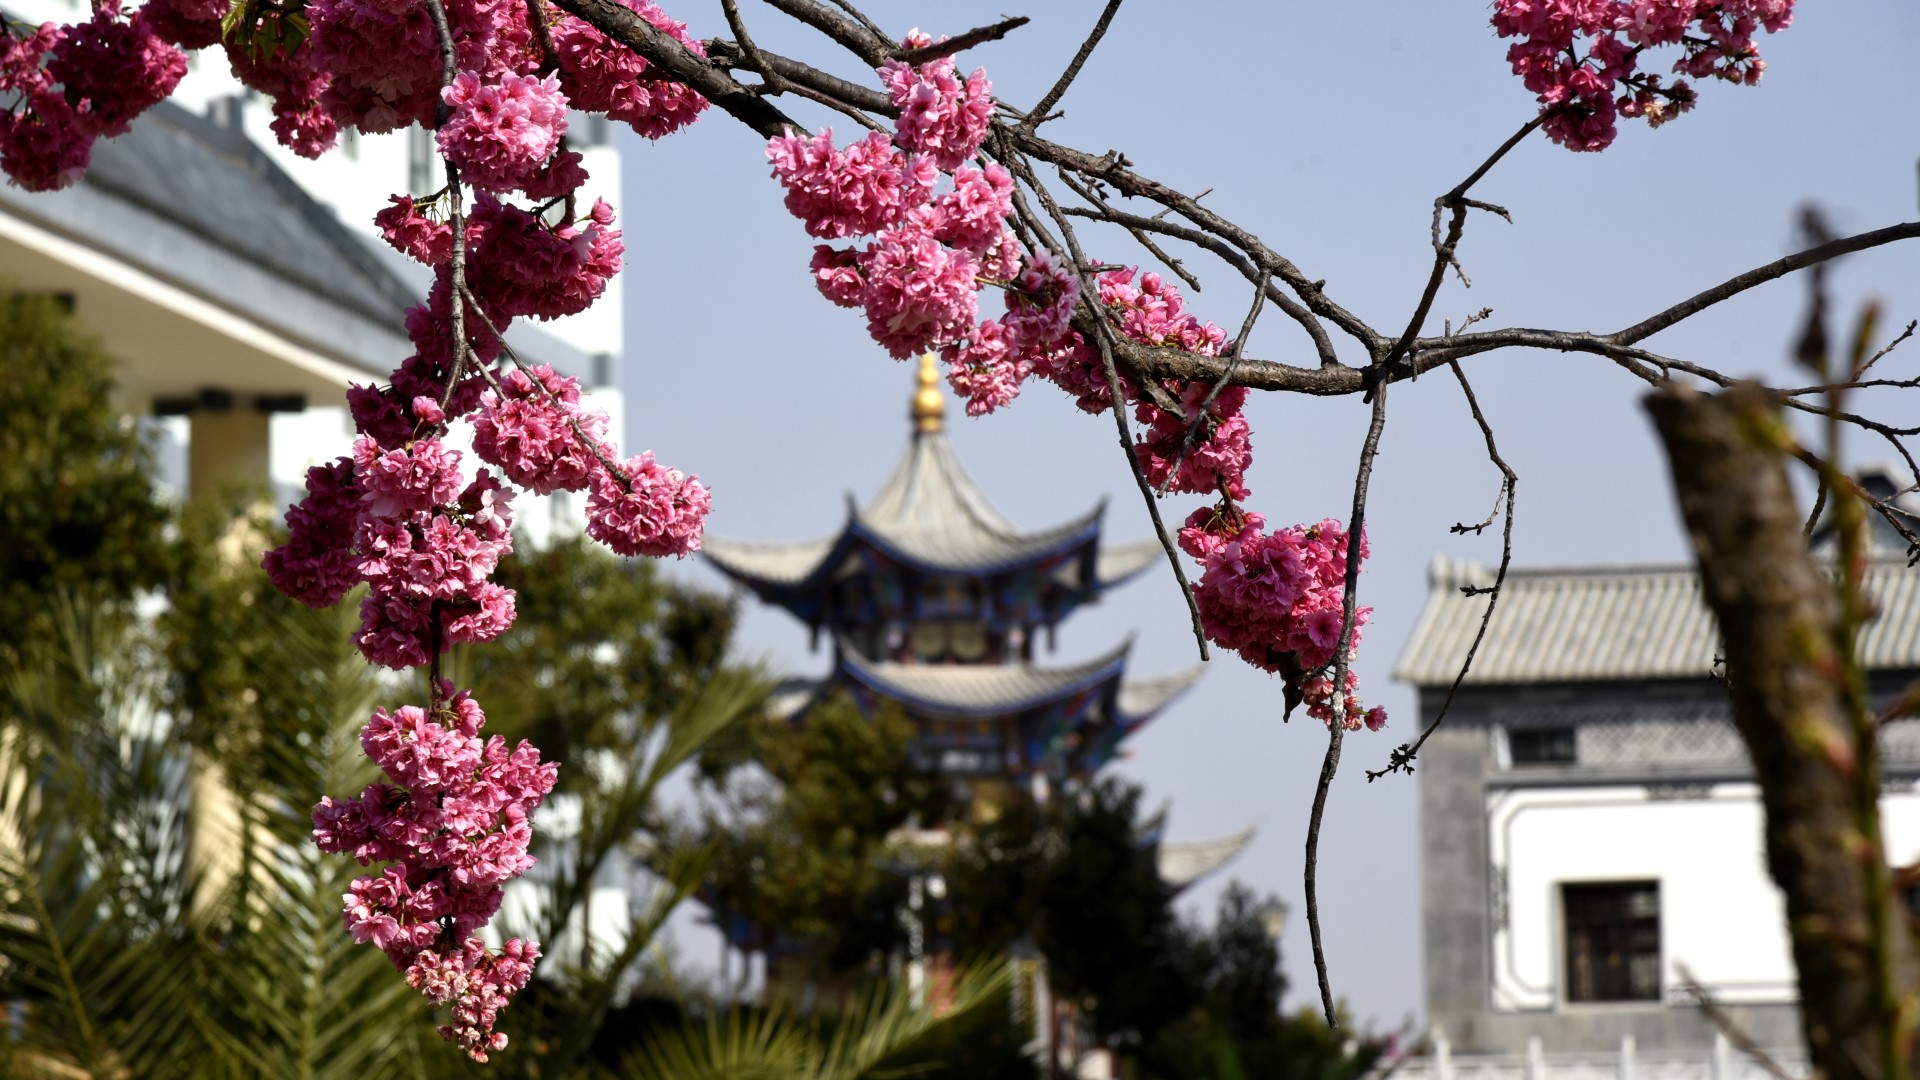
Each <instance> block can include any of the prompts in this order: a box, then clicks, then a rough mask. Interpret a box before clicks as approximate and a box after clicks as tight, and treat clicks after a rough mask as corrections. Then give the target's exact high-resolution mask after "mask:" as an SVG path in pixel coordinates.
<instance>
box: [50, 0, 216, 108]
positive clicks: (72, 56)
mask: <svg viewBox="0 0 1920 1080" xmlns="http://www.w3.org/2000/svg"><path fill="white" fill-rule="evenodd" d="M47 73H48V74H49V75H51V76H53V77H54V78H55V79H58V80H59V81H60V82H61V84H62V85H63V86H64V87H65V91H64V93H65V96H66V99H67V100H68V101H69V102H72V103H73V104H74V105H75V109H74V112H73V122H74V123H75V124H76V125H78V126H79V128H80V130H81V131H83V132H85V133H86V134H88V135H95V136H103V137H104V136H113V135H124V134H126V132H127V129H128V128H129V127H130V126H131V125H132V124H133V120H134V118H135V117H137V116H139V115H140V114H141V113H143V112H146V111H147V110H148V109H151V108H152V107H154V106H155V105H157V104H159V103H160V102H161V101H163V100H165V99H166V97H167V95H169V94H171V93H173V88H174V87H175V86H177V85H179V83H180V78H181V76H183V75H185V74H186V73H187V54H186V53H183V52H181V51H180V50H179V49H177V48H174V47H173V46H172V45H169V44H167V43H166V42H165V41H163V40H161V39H160V38H159V37H158V36H157V35H155V34H154V32H153V30H152V28H151V26H150V25H149V24H148V23H147V21H146V20H145V19H142V18H141V17H140V16H139V15H138V14H136V15H135V16H134V17H133V18H132V19H124V20H123V19H122V18H121V17H120V3H119V0H106V2H104V3H100V4H96V5H95V7H94V11H93V18H92V19H90V20H88V21H87V22H83V23H80V24H78V25H75V26H70V27H68V28H67V31H66V33H65V34H64V35H62V36H61V38H60V40H58V41H56V42H54V43H53V47H52V49H51V51H50V53H49V58H48V62H47Z"/></svg>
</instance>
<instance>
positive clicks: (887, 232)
mask: <svg viewBox="0 0 1920 1080" xmlns="http://www.w3.org/2000/svg"><path fill="white" fill-rule="evenodd" d="M931 41H932V39H931V38H929V37H927V36H926V35H924V34H921V33H919V32H918V31H915V32H914V33H913V34H911V35H909V36H908V38H907V39H906V41H905V42H903V44H904V46H905V47H906V48H909V49H911V48H917V47H921V46H924V45H927V44H930V43H931ZM879 75H880V79H881V81H882V83H883V84H885V86H886V87H887V91H888V93H889V95H890V97H891V98H892V100H893V103H894V105H895V106H896V107H898V108H899V110H900V121H899V123H898V125H897V127H896V130H895V132H894V133H893V134H892V135H888V134H886V133H884V132H872V133H870V134H868V135H867V136H866V137H865V138H863V139H861V140H860V141H858V142H854V143H851V144H849V145H847V146H844V147H835V146H834V143H833V134H832V132H831V131H826V132H822V133H821V134H819V135H816V136H814V137H812V138H803V137H801V136H798V135H793V134H790V133H789V134H786V135H782V136H779V137H776V138H774V139H773V140H771V141H770V142H769V143H768V145H767V159H768V161H769V162H771V163H772V166H773V175H774V176H775V177H776V178H777V179H778V180H779V181H780V182H781V184H782V185H783V186H784V187H785V189H786V205H787V209H788V211H790V212H791V213H792V214H793V215H794V216H795V217H797V218H799V219H800V221H801V222H802V223H803V224H804V225H805V227H806V230H807V232H808V233H809V234H810V235H812V236H816V237H819V238H821V239H824V240H845V239H848V238H858V237H872V239H871V240H869V241H867V242H865V243H863V244H857V245H855V246H850V247H835V246H833V245H831V244H821V245H818V246H817V247H815V249H814V256H813V262H812V267H811V268H812V271H813V275H814V282H815V284H816V285H817V286H818V288H819V289H820V292H821V294H822V295H824V296H826V297H827V299H829V300H831V301H832V302H834V303H835V304H838V305H840V306H842V307H849V308H858V309H862V310H864V312H865V313H866V317H867V330H868V333H869V334H871V335H872V337H873V339H874V340H875V341H877V342H879V343H880V345H882V346H883V347H885V348H886V350H887V351H888V352H889V353H890V354H892V355H893V356H894V357H895V358H896V359H904V358H906V357H909V356H912V355H914V354H916V353H921V352H926V351H929V350H937V351H938V352H939V353H940V355H941V357H942V358H943V359H944V360H945V361H946V362H947V379H948V382H949V383H950V384H951V385H952V386H953V388H954V390H955V392H956V393H958V394H960V395H961V396H962V397H963V398H964V399H965V400H966V403H967V412H968V414H969V415H976V416H977V415H980V414H982V413H989V412H992V411H994V410H995V409H999V408H1002V407H1004V406H1006V405H1007V404H1008V403H1010V402H1011V401H1013V399H1014V398H1015V397H1016V396H1017V395H1018V394H1019V392H1020V388H1021V385H1022V384H1023V383H1024V382H1025V381H1026V380H1027V379H1028V378H1030V377H1033V376H1039V377H1041V378H1045V379H1047V380H1049V381H1051V382H1053V383H1055V384H1056V385H1058V386H1059V387H1060V388H1061V389H1063V390H1065V391H1066V392H1067V393H1068V394H1070V395H1072V396H1073V398H1074V399H1075V402H1076V404H1078V405H1079V406H1080V408H1082V409H1084V410H1086V411H1088V412H1104V411H1106V410H1107V409H1110V408H1112V407H1113V406H1114V400H1113V385H1112V382H1111V381H1110V380H1109V378H1108V375H1107V369H1106V365H1105V363H1104V361H1102V360H1101V358H1100V357H1099V355H1098V354H1097V353H1096V352H1095V351H1094V349H1093V348H1091V347H1089V346H1088V344H1087V342H1086V341H1085V339H1084V338H1083V337H1082V336H1081V334H1080V332H1079V331H1077V330H1075V329H1074V328H1073V326H1072V319H1073V316H1074V313H1075V310H1076V308H1078V307H1079V306H1080V305H1081V303H1082V297H1081V286H1080V279H1079V276H1078V275H1077V274H1076V273H1074V272H1073V271H1072V270H1070V269H1069V268H1068V267H1066V266H1064V265H1062V264H1061V262H1060V260H1059V259H1058V258H1057V257H1056V256H1055V255H1054V254H1053V253H1052V252H1050V251H1048V250H1047V249H1045V248H1036V249H1035V250H1033V251H1032V252H1031V253H1030V254H1029V253H1027V252H1025V251H1023V250H1022V248H1021V247H1020V245H1019V244H1017V243H1016V242H1015V240H1014V239H1013V237H1012V234H1011V233H1010V232H1009V230H1008V226H1007V219H1008V218H1009V216H1010V215H1011V213H1012V209H1013V205H1012V204H1013V178H1012V177H1011V176H1010V175H1008V174H1007V172H1006V171H1005V170H1004V169H1002V168H1001V167H1000V166H998V165H993V164H984V165H983V164H982V163H981V162H980V160H979V158H978V156H977V155H978V154H979V150H980V144H981V141H982V140H983V139H984V137H985V134H986V130H987V125H988V121H989V119H990V117H991V110H992V98H991V89H992V87H991V84H990V83H989V82H988V81H987V78H986V74H985V73H984V72H981V71H976V72H974V74H973V75H971V76H969V77H968V78H967V79H965V80H964V81H963V80H961V79H959V78H958V77H957V75H956V74H955V69H954V65H953V61H952V60H950V59H946V58H942V59H940V60H936V61H932V62H930V63H928V64H926V65H924V66H922V67H919V68H915V67H912V66H910V65H908V64H905V63H902V62H900V61H897V60H890V61H888V62H887V63H886V65H885V66H883V67H882V68H880V69H879ZM982 288H995V289H998V290H1000V291H1001V293H1002V295H1003V296H1004V297H1005V304H1006V310H1005V313H1004V314H1003V315H1001V317H1000V318H998V319H988V320H984V321H977V320H978V318H979V300H978V294H979V292H980V290H981V289H982ZM1094 288H1095V295H1094V296H1093V297H1090V298H1087V299H1088V300H1089V301H1090V303H1089V305H1088V306H1089V307H1090V309H1091V312H1092V314H1093V315H1094V317H1097V318H1099V319H1102V320H1104V321H1105V323H1106V324H1107V328H1108V329H1109V330H1111V331H1112V332H1114V333H1116V334H1118V335H1121V336H1124V337H1126V338H1128V339H1131V340H1133V341H1136V342H1139V343H1140V344H1143V345H1150V346H1154V347H1156V348H1169V349H1179V350H1182V351H1185V352H1190V353H1196V354H1199V355H1203V356H1219V355H1220V354H1221V352H1222V350H1223V349H1224V348H1225V346H1226V337H1227V336H1226V332H1225V331H1224V330H1222V329H1221V328H1220V327H1218V326H1216V325H1214V324H1213V323H1210V322H1203V321H1202V320H1200V319H1199V318H1198V317H1196V316H1194V315H1193V314H1192V313H1190V312H1188V311H1187V310H1186V308H1185V306H1184V304H1183V302H1182V300H1181V296H1180V291H1179V289H1177V288H1175V287H1174V286H1173V285H1171V284H1169V283H1168V282H1166V281H1164V280H1163V279H1162V278H1161V277H1160V276H1159V275H1158V274H1154V273H1146V274H1140V273H1139V272H1138V271H1137V269H1134V268H1122V269H1113V270H1107V271H1104V272H1103V273H1101V274H1100V276H1099V277H1098V278H1097V279H1096V281H1095V283H1094ZM1119 383H1120V392H1121V394H1122V396H1123V398H1124V399H1125V400H1124V404H1125V405H1126V406H1128V407H1130V408H1131V409H1132V410H1133V414H1134V418H1135V420H1136V421H1137V422H1138V424H1139V434H1138V435H1137V436H1136V438H1135V442H1134V448H1133V449H1134V454H1135V456H1136V457H1137V458H1138V460H1139V462H1140V465H1141V469H1142V471H1143V472H1144V474H1145V475H1146V477H1147V479H1148V481H1149V482H1150V483H1151V484H1153V485H1154V486H1155V487H1156V488H1158V489H1160V490H1161V491H1162V492H1163V493H1164V492H1187V493H1194V494H1205V495H1217V496H1219V497H1221V498H1223V499H1224V500H1225V501H1224V503H1223V504H1222V508H1221V509H1220V510H1207V511H1202V515H1203V516H1205V515H1212V516H1214V517H1218V518H1221V519H1222V520H1226V519H1232V520H1237V521H1242V522H1244V521H1249V520H1251V521H1254V522H1256V523H1257V522H1258V521H1259V517H1258V515H1245V514H1243V513H1242V511H1240V510H1239V509H1238V505H1237V501H1238V500H1241V499H1245V498H1246V497H1247V496H1248V495H1249V494H1250V492H1249V490H1248V488H1247V485H1246V471H1247V468H1248V467H1249V466H1250V465H1251V464H1252V460H1253V451H1252V442H1251V434H1252V429H1251V427H1250V426H1249V425H1248V422H1247V418H1246V417H1245V415H1243V412H1242V410H1243V408H1244V406H1245V404H1246V398H1247V391H1246V390H1245V388H1242V387H1225V388H1219V389H1216V388H1215V387H1213V386H1212V385H1211V384H1208V383H1185V382H1181V381H1179V380H1166V381H1164V382H1162V383H1161V384H1160V386H1159V387H1158V388H1157V389H1158V390H1160V391H1164V394H1165V397H1162V398H1160V400H1166V399H1167V398H1171V399H1173V400H1176V401H1178V402H1179V409H1178V411H1175V410H1172V409H1168V408H1163V407H1162V406H1161V405H1160V404H1157V403H1156V400H1155V396H1157V395H1149V394H1147V393H1144V392H1143V388H1142V387H1140V386H1138V385H1136V384H1135V383H1134V382H1132V381H1131V380H1129V379H1127V378H1125V377H1121V378H1120V380H1119ZM1189 532H1190V533H1193V536H1194V542H1196V543H1197V542H1198V541H1199V539H1200V538H1203V537H1205V536H1208V535H1211V534H1207V533H1205V531H1204V530H1199V531H1196V530H1195V529H1189ZM1183 535H1184V534H1183ZM1344 537H1345V532H1344V530H1343V529H1341V528H1340V527H1339V525H1338V523H1335V522H1323V523H1322V524H1321V525H1318V526H1314V527H1312V528H1305V527H1302V528H1298V529H1293V530H1288V531H1286V532H1283V533H1279V534H1276V535H1275V536H1273V537H1266V536H1264V534H1261V533H1260V531H1259V527H1258V525H1257V524H1256V525H1255V526H1254V527H1253V528H1252V529H1251V530H1250V531H1248V533H1247V535H1246V536H1245V537H1244V538H1243V537H1241V536H1239V535H1237V534H1236V535H1235V536H1233V537H1231V538H1230V541H1229V540H1218V541H1217V542H1211V543H1209V544H1208V545H1207V548H1206V550H1205V551H1204V552H1203V551H1201V550H1198V549H1192V548H1190V550H1191V551H1192V553H1193V554H1194V556H1195V558H1198V559H1201V561H1202V563H1203V566H1204V567H1205V572H1204V573H1203V576H1202V587H1199V588H1196V590H1195V595H1196V596H1197V597H1198V596H1203V595H1204V596H1205V598H1206V599H1205V601H1204V606H1203V608H1202V611H1203V614H1204V615H1205V616H1206V617H1205V618H1204V620H1203V622H1204V629H1205V630H1206V632H1207V634H1208V636H1209V637H1211V638H1212V639H1213V640H1215V641H1217V642H1219V643H1220V644H1221V645H1222V646H1224V647H1226V648H1231V649H1235V650H1237V651H1239V652H1240V653H1241V654H1242V655H1244V656H1246V657H1247V659H1248V660H1249V661H1251V662H1253V663H1254V664H1256V665H1257V666H1259V667H1262V668H1265V669H1266V670H1268V671H1276V672H1281V673H1282V674H1284V675H1285V676H1286V677H1287V678H1288V680H1289V687H1290V689H1292V690H1294V691H1297V692H1299V693H1301V694H1303V695H1304V696H1305V697H1306V699H1307V703H1308V710H1309V712H1310V713H1311V714H1312V715H1314V716H1316V717H1320V718H1321V719H1325V720H1327V721H1328V722H1331V720H1332V717H1333V715H1334V713H1333V694H1332V678H1331V676H1330V675H1328V674H1326V672H1324V671H1323V670H1321V669H1324V668H1327V667H1328V665H1329V661H1330V659H1331V657H1332V654H1333V651H1334V648H1335V646H1336V644H1337V638H1338V636H1339V622H1340V616H1341V610H1342V607H1341V598H1342V590H1343V587H1344V575H1345V567H1346V554H1345V551H1344V549H1342V550H1340V551H1339V552H1338V553H1337V554H1334V553H1333V552H1332V549H1333V548H1335V547H1339V546H1340V545H1342V544H1344ZM1229 542H1230V543H1231V544H1232V546H1233V552H1234V554H1232V555H1231V556H1228V557H1221V556H1219V554H1218V552H1219V550H1221V549H1223V548H1224V547H1225V546H1226V545H1227V544H1228V543H1229ZM1243 548H1244V549H1245V551H1246V554H1245V555H1243V554H1241V552H1242V549H1243ZM1267 553H1270V554H1271V558H1272V559H1280V560H1282V561H1283V562H1284V563H1285V564H1286V567H1287V573H1288V576H1285V577H1276V576H1275V575H1274V574H1273V573H1271V572H1270V571H1269V570H1268V569H1267V568H1266V567H1267V563H1266V562H1265V561H1262V560H1263V559H1267V558H1268V554H1267ZM1329 603H1330V604H1331V608H1330V609H1329V608H1328V606H1327V605H1328V604H1329ZM1329 613H1330V614H1331V618H1332V620H1333V630H1332V636H1331V637H1329V636H1328V633H1327V622H1328V618H1329ZM1367 614H1368V610H1367V609H1362V610H1361V611H1360V612H1359V613H1358V615H1357V618H1358V620H1359V621H1360V622H1364V621H1365V619H1366V617H1367ZM1358 640H1359V638H1358V634H1357V633H1356V634H1355V636H1354V639H1353V641H1354V643H1355V644H1357V643H1358ZM1349 655H1351V646H1350V648H1349ZM1356 684H1357V680H1356V679H1355V677H1354V676H1353V675H1352V673H1351V672H1349V673H1348V678H1347V687H1346V693H1345V694H1344V695H1343V698H1342V701H1341V702H1340V704H1341V705H1342V707H1343V709H1344V712H1343V715H1345V716H1347V717H1348V718H1350V719H1349V723H1350V724H1352V725H1356V726H1357V725H1359V724H1362V723H1364V724H1366V725H1368V726H1371V727H1375V728H1377V727H1379V726H1381V725H1382V724H1384V723H1385V720H1386V716H1385V713H1384V712H1382V711H1380V710H1378V709H1375V710H1373V711H1371V712H1367V711H1365V710H1363V709H1361V708H1360V706H1359V702H1358V701H1357V700H1356V699H1354V698H1353V696H1352V691H1353V688H1354V686H1355V685H1356Z"/></svg>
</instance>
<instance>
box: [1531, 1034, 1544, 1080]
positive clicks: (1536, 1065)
mask: <svg viewBox="0 0 1920 1080" xmlns="http://www.w3.org/2000/svg"><path fill="white" fill-rule="evenodd" d="M1527 1080H1547V1053H1546V1048H1545V1047H1543V1046H1542V1045H1541V1044H1540V1036H1538V1035H1535V1036H1532V1037H1531V1038H1529V1039H1528V1040H1527Z"/></svg>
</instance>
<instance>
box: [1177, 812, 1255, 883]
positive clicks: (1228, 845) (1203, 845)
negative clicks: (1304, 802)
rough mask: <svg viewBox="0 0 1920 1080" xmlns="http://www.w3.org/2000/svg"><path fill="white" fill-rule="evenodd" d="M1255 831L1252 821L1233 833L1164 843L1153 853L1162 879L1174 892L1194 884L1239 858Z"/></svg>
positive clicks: (1251, 841)
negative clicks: (1211, 837) (1215, 837)
mask: <svg viewBox="0 0 1920 1080" xmlns="http://www.w3.org/2000/svg"><path fill="white" fill-rule="evenodd" d="M1256 831H1257V830H1256V829H1255V828H1254V826H1252V825H1249V826H1247V827H1246V828H1244V829H1242V830H1240V831H1239V832H1237V833H1234V834H1233V835H1232V836H1222V837H1219V838H1218V839H1214V840H1186V841H1181V842H1179V843H1165V844H1161V845H1160V850H1159V851H1158V852H1157V853H1156V854H1155V857H1154V862H1155V864H1156V869H1158V870H1159V872H1160V880H1161V881H1162V882H1164V883H1165V884H1166V885H1167V887H1168V888H1171V889H1172V890H1174V891H1175V892H1179V891H1181V890H1183V889H1185V888H1187V887H1188V886H1191V885H1193V884H1194V883H1196V882H1198V881H1200V880H1201V879H1202V878H1205V877H1207V876H1208V875H1210V874H1213V873H1216V872H1218V871H1219V870H1220V869H1221V868H1222V867H1224V866H1226V865H1227V864H1228V863H1230V862H1232V861H1233V860H1234V859H1236V858H1238V857H1239V855H1240V853H1241V852H1243V851H1245V850H1246V849H1247V845H1248V844H1251V843H1253V837H1254V833H1255V832H1256Z"/></svg>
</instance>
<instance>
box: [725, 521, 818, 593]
mask: <svg viewBox="0 0 1920 1080" xmlns="http://www.w3.org/2000/svg"><path fill="white" fill-rule="evenodd" d="M845 540H846V534H845V533H844V532H843V533H842V534H841V535H840V536H836V537H832V538H830V539H826V540H811V541H807V542H805V543H800V544H754V543H748V542H745V541H740V540H728V539H726V538H725V537H720V536H709V537H706V538H705V539H704V540H703V541H702V542H701V545H700V554H702V555H704V556H706V558H707V560H708V561H710V562H712V563H713V565H714V567H715V568H716V569H718V570H719V571H720V572H721V573H723V574H725V575H727V576H728V577H730V578H733V579H735V580H736V581H740V582H742V583H744V584H746V585H750V586H752V587H753V588H754V589H755V590H756V591H764V590H779V589H800V588H804V587H805V586H806V585H807V584H809V583H810V582H811V581H812V580H813V579H814V578H815V577H817V576H819V575H820V573H821V571H822V570H823V568H825V567H827V566H830V565H833V564H835V563H837V562H838V561H839V560H838V558H836V557H835V556H836V554H837V553H838V552H840V551H841V550H843V549H844V547H845Z"/></svg>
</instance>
